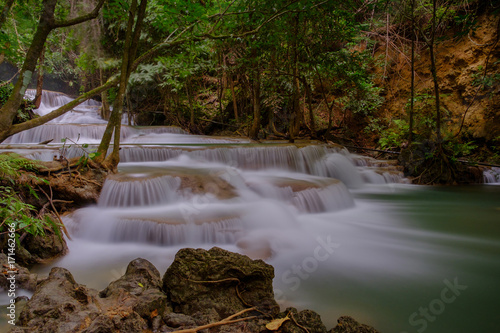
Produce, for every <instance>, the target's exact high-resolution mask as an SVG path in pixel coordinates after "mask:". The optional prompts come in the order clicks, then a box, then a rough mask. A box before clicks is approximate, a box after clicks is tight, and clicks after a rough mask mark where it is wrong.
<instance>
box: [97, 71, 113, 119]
mask: <svg viewBox="0 0 500 333" xmlns="http://www.w3.org/2000/svg"><path fill="white" fill-rule="evenodd" d="M99 81H100V84H101V85H103V84H104V82H105V81H104V72H103V70H102V69H99ZM110 113H111V111H110V110H109V102H108V93H107V91H103V92H102V93H101V117H102V119H105V120H109V116H110Z"/></svg>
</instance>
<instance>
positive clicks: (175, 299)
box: [0, 247, 377, 333]
mask: <svg viewBox="0 0 500 333" xmlns="http://www.w3.org/2000/svg"><path fill="white" fill-rule="evenodd" d="M1 258H3V257H0V259H1ZM4 259H5V258H4ZM273 277H274V269H273V267H272V266H270V265H268V264H266V263H264V262H263V261H262V260H252V259H250V258H249V257H247V256H244V255H241V254H236V253H232V252H229V251H226V250H223V249H220V248H217V247H214V248H212V249H211V250H208V251H207V250H202V249H182V250H180V251H179V252H178V253H177V255H176V258H175V260H174V262H173V263H172V265H171V266H170V267H169V268H168V270H167V271H166V273H165V274H164V275H163V279H161V278H160V273H159V272H158V270H157V269H156V268H155V267H154V266H153V264H151V263H150V262H149V261H147V260H145V259H140V258H138V259H135V260H133V261H132V262H130V264H129V265H128V267H127V271H126V273H125V275H123V276H122V277H121V278H119V279H118V280H116V281H113V282H111V283H110V284H109V285H108V287H107V288H105V289H104V290H102V291H101V292H97V291H96V290H94V289H90V288H87V287H86V286H83V285H80V284H78V283H77V282H76V281H75V280H74V278H73V276H72V275H71V273H70V272H69V271H67V270H66V269H64V268H53V269H52V270H51V272H50V274H49V276H48V278H46V279H44V280H42V281H41V282H39V283H38V285H37V287H36V291H35V293H34V295H33V297H32V298H31V299H30V300H29V301H28V303H27V304H26V306H25V307H24V308H23V310H22V311H21V314H20V316H19V319H18V321H17V323H16V327H14V328H13V329H12V330H11V331H10V332H14V333H21V332H22V333H28V332H40V333H45V332H46V333H49V332H50V333H63V332H82V333H107V332H127V333H135V332H137V333H139V332H174V331H178V330H180V329H189V328H195V327H198V328H199V327H200V326H202V325H209V326H210V330H209V331H210V332H211V333H236V332H247V333H264V332H272V331H273V332H281V333H299V332H305V331H306V330H307V331H308V332H309V333H327V330H326V328H325V326H324V324H323V323H322V321H321V318H320V316H319V315H318V314H317V313H315V312H314V311H311V310H303V311H300V312H298V311H297V310H296V309H294V308H288V309H286V310H285V311H284V312H281V313H280V312H279V306H278V304H277V303H276V301H275V300H274V293H273V288H272V280H273ZM35 280H36V277H35ZM235 314H238V315H237V316H233V315H235ZM229 316H233V317H232V318H231V319H233V320H239V321H237V322H229V323H228V322H227V318H228V317H229ZM285 317H288V319H285V320H284V321H283V322H282V323H280V325H279V327H276V329H273V330H272V331H270V330H268V329H267V328H266V325H267V324H270V323H271V322H274V321H275V320H276V319H278V321H279V318H285ZM203 331H207V330H203ZM336 332H345V333H348V332H353V333H354V332H359V333H362V332H364V333H376V332H377V331H376V330H374V329H373V328H371V327H369V326H366V325H362V324H358V323H357V322H356V321H355V320H354V319H352V318H350V317H341V318H340V319H339V325H337V327H336V328H334V329H332V330H330V331H329V333H336Z"/></svg>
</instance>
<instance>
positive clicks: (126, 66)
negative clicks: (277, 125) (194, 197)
mask: <svg viewBox="0 0 500 333" xmlns="http://www.w3.org/2000/svg"><path fill="white" fill-rule="evenodd" d="M146 5H147V0H142V1H141V3H140V6H139V9H137V0H133V1H132V5H131V7H130V13H129V14H130V15H129V20H128V23H127V33H126V36H125V49H124V51H123V56H122V66H121V73H120V85H119V88H118V93H117V94H116V99H115V102H114V104H113V112H112V113H111V117H110V120H109V122H108V125H107V126H106V130H105V132H104V136H103V138H102V140H101V143H100V145H99V149H98V153H99V155H98V158H97V162H103V164H104V167H107V168H109V169H115V168H116V166H117V165H118V163H119V162H120V154H119V153H120V135H121V119H122V114H123V101H124V99H125V94H126V92H127V85H128V79H129V77H130V74H131V72H132V64H133V62H134V60H135V57H136V53H137V48H138V44H139V37H140V32H141V29H142V22H143V20H144V16H145V11H146ZM136 16H137V21H136V22H135V27H134V20H135V17H136ZM113 134H114V139H113V151H112V152H111V154H110V155H109V156H108V157H106V153H107V151H108V149H109V144H110V142H111V137H112V136H113Z"/></svg>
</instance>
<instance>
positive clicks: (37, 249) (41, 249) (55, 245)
mask: <svg viewBox="0 0 500 333" xmlns="http://www.w3.org/2000/svg"><path fill="white" fill-rule="evenodd" d="M61 232H62V231H61ZM22 246H23V247H24V249H25V250H26V251H27V252H28V253H29V257H27V258H25V259H24V261H23V263H24V264H27V265H32V264H39V263H45V262H48V261H50V260H53V259H55V258H58V257H60V256H63V255H65V254H66V253H67V252H68V246H67V245H66V241H65V240H64V238H63V237H59V236H57V235H56V234H54V233H53V232H52V231H46V232H45V236H33V235H31V234H28V235H27V236H26V238H25V239H24V241H23V242H22Z"/></svg>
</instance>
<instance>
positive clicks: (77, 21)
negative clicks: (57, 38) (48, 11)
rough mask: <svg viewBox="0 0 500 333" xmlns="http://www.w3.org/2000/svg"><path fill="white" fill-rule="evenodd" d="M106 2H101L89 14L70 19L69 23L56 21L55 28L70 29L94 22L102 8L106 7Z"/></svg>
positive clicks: (100, 0)
mask: <svg viewBox="0 0 500 333" xmlns="http://www.w3.org/2000/svg"><path fill="white" fill-rule="evenodd" d="M105 1H106V0H99V2H98V3H97V5H96V6H95V8H94V10H93V11H92V12H90V13H88V14H85V15H82V16H79V17H75V18H73V19H69V20H67V21H55V22H54V25H53V28H62V27H69V26H72V25H75V24H80V23H83V22H86V21H89V20H93V19H95V18H96V17H97V15H99V11H100V10H101V8H102V6H103V5H104V2H105Z"/></svg>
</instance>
